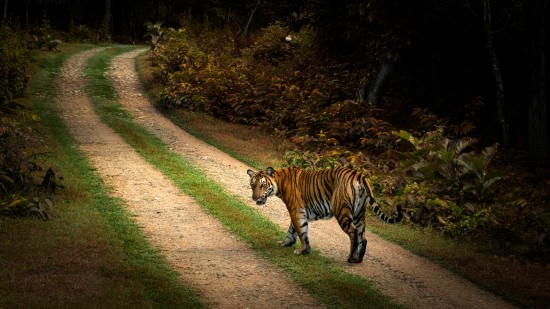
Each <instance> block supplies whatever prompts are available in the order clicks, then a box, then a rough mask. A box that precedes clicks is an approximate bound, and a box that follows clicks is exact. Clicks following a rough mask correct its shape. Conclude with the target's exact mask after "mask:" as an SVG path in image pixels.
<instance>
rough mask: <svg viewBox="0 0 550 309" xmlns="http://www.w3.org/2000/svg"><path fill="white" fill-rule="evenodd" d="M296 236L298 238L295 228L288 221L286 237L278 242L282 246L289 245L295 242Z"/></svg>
mask: <svg viewBox="0 0 550 309" xmlns="http://www.w3.org/2000/svg"><path fill="white" fill-rule="evenodd" d="M297 238H298V232H296V229H295V228H294V225H293V224H292V221H290V226H289V227H288V232H287V233H286V237H285V239H284V240H283V241H281V242H280V244H281V246H283V247H290V246H292V245H294V244H295V243H296V239H297Z"/></svg>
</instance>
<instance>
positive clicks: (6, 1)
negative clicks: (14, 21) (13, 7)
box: [2, 0, 8, 24]
mask: <svg viewBox="0 0 550 309" xmlns="http://www.w3.org/2000/svg"><path fill="white" fill-rule="evenodd" d="M7 18H8V0H4V12H3V14H2V24H5V23H6V19H7Z"/></svg>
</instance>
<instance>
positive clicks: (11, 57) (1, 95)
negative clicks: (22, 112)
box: [0, 25, 33, 105]
mask: <svg viewBox="0 0 550 309" xmlns="http://www.w3.org/2000/svg"><path fill="white" fill-rule="evenodd" d="M26 37H27V35H26V34H25V33H24V32H22V31H21V30H20V29H19V28H18V27H9V26H6V25H0V76H1V78H0V105H4V104H6V102H9V101H10V100H12V99H13V98H15V97H19V96H21V95H22V94H23V91H24V90H25V87H26V85H27V83H28V81H29V72H28V69H29V66H30V64H31V61H32V59H33V54H32V52H31V51H30V50H29V49H27V43H26V41H25V38H26Z"/></svg>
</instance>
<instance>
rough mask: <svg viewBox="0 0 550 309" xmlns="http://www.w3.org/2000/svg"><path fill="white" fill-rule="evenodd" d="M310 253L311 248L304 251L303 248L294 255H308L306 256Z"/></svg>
mask: <svg viewBox="0 0 550 309" xmlns="http://www.w3.org/2000/svg"><path fill="white" fill-rule="evenodd" d="M309 251H310V248H309V247H306V248H305V249H304V250H302V249H301V248H300V249H294V254H297V255H306V254H309Z"/></svg>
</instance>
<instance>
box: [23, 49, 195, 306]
mask: <svg viewBox="0 0 550 309" xmlns="http://www.w3.org/2000/svg"><path fill="white" fill-rule="evenodd" d="M90 47H93V46H90ZM76 52H78V51H74V52H71V53H61V54H55V55H54V56H49V57H47V58H46V59H45V60H44V61H43V64H42V68H41V69H40V70H38V71H37V72H36V75H35V77H34V78H33V82H32V84H31V93H32V97H33V101H34V104H35V107H36V110H37V113H38V114H39V115H40V117H41V118H42V119H43V122H44V126H45V130H46V132H47V133H46V134H47V135H48V136H51V137H52V140H51V143H52V144H51V146H50V148H51V151H52V153H54V154H55V156H54V157H53V158H51V160H52V161H53V162H57V163H54V164H56V165H57V167H56V168H57V170H56V172H57V173H58V174H59V175H64V178H65V181H66V182H70V185H67V188H66V190H61V191H60V193H59V196H58V195H56V200H58V201H57V202H56V204H60V203H64V204H66V205H71V206H70V207H69V208H68V209H67V212H66V213H65V214H60V215H62V216H65V220H63V222H62V224H60V225H61V227H62V228H63V229H65V230H67V233H71V231H73V232H74V231H79V230H81V229H82V227H83V226H87V225H89V224H90V222H95V221H94V220H90V218H95V220H97V224H98V225H99V227H90V230H94V231H95V233H94V234H93V235H92V236H91V237H89V236H86V235H84V236H85V237H87V238H89V239H92V238H96V237H99V238H101V242H102V243H104V248H102V250H105V251H102V252H100V253H99V254H100V255H106V256H108V257H109V258H108V259H106V260H105V261H104V264H105V265H101V266H100V272H101V275H102V276H103V277H105V279H106V280H105V281H108V282H109V281H110V282H112V284H110V285H109V284H106V285H104V286H99V287H92V288H94V289H98V288H99V289H102V288H103V289H105V291H100V292H99V293H97V294H94V296H93V297H92V298H91V299H89V302H88V303H85V304H84V306H85V307H94V305H90V304H96V305H101V306H107V307H112V308H121V307H128V306H132V307H133V306H137V307H152V308H175V307H184V308H200V307H203V305H202V303H201V302H200V301H199V299H198V297H197V296H196V295H195V294H194V292H192V291H191V290H190V289H188V288H186V287H183V286H182V285H181V283H180V282H179V280H178V275H177V273H176V272H174V271H173V270H171V269H170V268H169V267H168V265H167V263H166V262H165V260H164V259H163V258H162V257H161V256H160V255H159V254H158V253H157V251H155V250H154V249H153V248H151V247H150V246H149V244H148V243H147V241H146V240H145V238H144V237H143V235H142V233H141V231H140V229H139V228H138V226H137V225H136V224H135V223H134V222H133V221H132V220H130V219H129V214H128V213H127V212H126V211H125V209H124V207H123V206H122V203H121V202H120V201H119V200H117V199H114V198H112V197H111V196H110V195H109V193H108V191H107V189H106V188H105V187H104V185H103V182H102V180H101V178H100V177H99V175H97V173H96V172H95V171H94V169H93V167H92V166H91V164H90V163H89V161H88V160H87V159H86V157H85V156H84V154H83V153H82V152H81V151H80V150H79V149H78V148H76V147H75V143H74V140H73V139H72V138H71V137H70V135H69V133H68V131H67V129H66V127H65V124H64V122H63V121H62V119H61V118H60V116H59V115H58V111H57V110H56V107H55V106H54V104H53V102H55V100H56V96H57V94H58V93H60V91H59V89H57V87H52V85H55V80H56V78H57V76H58V75H59V74H60V72H61V66H62V65H63V63H64V62H65V61H66V60H67V59H68V58H69V57H70V56H71V55H73V54H74V53H76ZM64 191H66V192H64ZM57 228H60V226H59V225H58V226H57ZM81 236H82V235H80V236H79V235H78V234H77V235H76V236H74V237H81ZM36 241H39V240H36ZM54 243H55V241H54ZM113 285H116V287H113ZM70 293H74V291H70ZM102 295H104V296H102ZM62 304H63V303H62ZM65 305H66V304H65ZM77 307H78V306H77Z"/></svg>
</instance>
